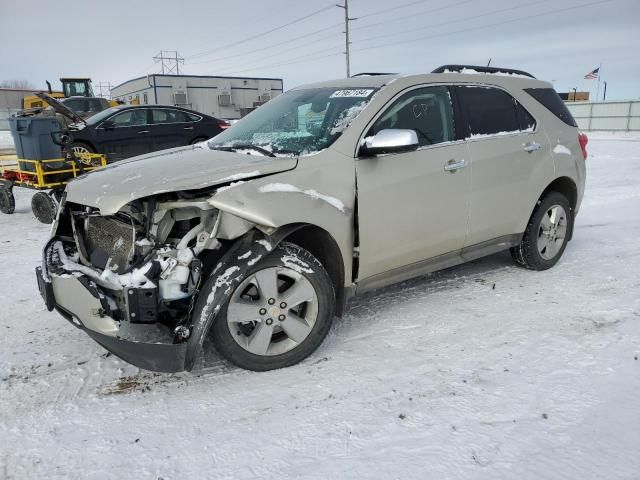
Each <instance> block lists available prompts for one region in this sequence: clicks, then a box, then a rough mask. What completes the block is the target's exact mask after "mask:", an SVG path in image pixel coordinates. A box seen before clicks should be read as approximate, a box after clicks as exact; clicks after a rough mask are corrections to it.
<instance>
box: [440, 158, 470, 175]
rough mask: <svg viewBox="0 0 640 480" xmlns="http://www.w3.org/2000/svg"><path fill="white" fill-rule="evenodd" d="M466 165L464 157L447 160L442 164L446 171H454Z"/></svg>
mask: <svg viewBox="0 0 640 480" xmlns="http://www.w3.org/2000/svg"><path fill="white" fill-rule="evenodd" d="M466 166H467V161H466V160H465V159H462V160H458V161H457V162H456V161H455V160H449V162H448V163H447V164H446V165H445V166H444V169H445V171H447V172H455V171H456V170H460V169H461V168H464V167H466Z"/></svg>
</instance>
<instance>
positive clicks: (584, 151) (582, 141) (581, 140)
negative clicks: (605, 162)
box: [578, 132, 589, 160]
mask: <svg viewBox="0 0 640 480" xmlns="http://www.w3.org/2000/svg"><path fill="white" fill-rule="evenodd" d="M578 142H579V143H580V148H581V149H582V158H584V159H585V160H586V159H587V143H589V138H588V137H587V135H586V134H584V133H582V132H580V133H579V134H578Z"/></svg>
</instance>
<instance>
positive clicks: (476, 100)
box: [37, 65, 586, 372]
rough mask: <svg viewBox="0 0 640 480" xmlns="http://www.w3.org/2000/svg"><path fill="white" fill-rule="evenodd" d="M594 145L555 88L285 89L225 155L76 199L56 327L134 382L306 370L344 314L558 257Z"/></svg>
mask: <svg viewBox="0 0 640 480" xmlns="http://www.w3.org/2000/svg"><path fill="white" fill-rule="evenodd" d="M585 149H586V137H585V136H584V135H583V134H581V133H580V132H579V131H578V129H577V128H576V124H575V121H574V119H573V118H572V117H571V115H570V113H569V112H568V111H567V109H566V108H565V106H564V104H563V103H562V101H561V100H560V98H559V97H558V95H557V94H556V92H555V91H554V90H553V88H552V86H551V85H550V84H549V83H546V82H543V81H540V80H536V79H535V78H533V77H532V76H531V75H529V74H527V73H526V72H520V71H515V70H509V69H497V68H479V67H463V66H454V65H449V66H446V67H441V68H439V69H437V70H436V71H434V72H433V73H431V74H427V75H413V76H397V75H372V74H369V75H362V76H355V77H353V78H348V79H341V80H335V81H328V82H322V83H317V84H313V85H306V86H303V87H298V88H295V89H293V90H291V91H289V92H287V93H285V94H283V95H281V96H279V97H277V98H275V99H273V100H271V101H270V102H268V103H267V104H266V105H264V106H262V107H260V108H258V109H257V110H256V111H255V112H253V113H251V114H250V115H249V116H247V117H246V118H244V119H243V120H241V121H240V122H238V123H236V124H235V125H233V126H232V127H231V128H229V129H227V130H226V131H225V132H223V133H221V134H220V135H218V136H217V137H215V138H213V139H211V140H209V141H207V142H203V143H200V144H197V145H193V146H188V147H181V148H176V149H172V150H166V151H162V152H156V153H153V154H149V155H146V156H141V157H136V158H133V159H130V160H128V161H123V162H120V163H118V164H115V165H113V166H108V167H106V168H104V169H101V170H98V171H95V172H93V173H90V174H87V175H85V176H84V177H81V178H79V179H77V180H75V181H73V182H71V183H70V184H69V185H68V187H67V190H66V193H65V197H64V198H63V200H62V203H61V206H60V209H59V213H58V218H57V219H56V222H55V223H54V225H53V229H52V238H51V239H50V240H49V242H48V243H47V244H46V246H45V248H44V255H43V257H44V258H43V265H42V267H39V268H38V269H37V278H38V283H39V288H40V291H41V293H42V295H43V297H44V299H45V302H46V305H47V307H48V308H49V310H53V309H56V310H57V311H58V312H59V313H60V314H61V315H62V316H64V317H65V318H67V319H68V320H70V321H71V322H72V323H73V324H75V325H76V326H77V327H79V328H81V329H82V330H84V331H85V332H86V333H87V334H89V335H90V336H91V337H92V338H93V339H94V340H96V341H97V342H98V343H100V344H101V345H102V346H104V347H105V348H106V349H107V350H109V351H111V352H113V353H114V354H116V355H117V356H119V357H121V358H122V359H124V360H126V361H128V362H130V363H132V364H134V365H137V366H139V367H141V368H145V369H149V370H156V371H165V372H175V371H181V370H192V369H194V368H200V367H202V366H206V365H207V361H208V359H210V358H215V355H213V356H212V355H207V352H208V351H209V349H211V351H217V353H218V354H219V355H221V356H222V357H224V358H225V359H227V360H229V361H230V362H231V363H233V364H235V365H238V366H240V367H242V368H246V369H250V370H270V369H274V368H281V367H286V366H289V365H293V364H295V363H297V362H300V361H301V360H303V359H304V358H305V357H307V356H308V355H310V354H311V353H312V352H313V351H314V350H315V349H316V348H318V346H319V345H320V344H321V342H322V341H323V339H324V337H325V336H326V334H327V332H328V331H329V328H330V326H331V323H332V320H333V318H334V316H341V315H342V313H343V312H344V309H345V304H346V302H347V300H348V299H349V297H351V296H353V295H356V294H359V293H361V292H364V291H367V290H371V289H374V288H378V287H382V286H385V285H389V284H391V283H394V282H399V281H402V280H405V279H408V278H410V277H415V276H418V275H422V274H425V273H427V272H431V271H434V270H438V269H442V268H446V267H450V266H452V265H456V264H459V263H462V262H466V261H469V260H473V259H476V258H479V257H482V256H485V255H489V254H492V253H495V252H498V251H501V250H505V249H511V253H512V255H513V258H514V259H515V261H516V262H518V263H519V264H521V265H523V266H525V267H528V268H531V269H535V270H543V269H546V268H549V267H551V266H553V265H554V264H555V263H556V262H557V261H558V259H559V258H560V256H561V255H562V253H563V251H564V249H565V247H566V245H567V242H568V241H569V240H570V239H571V236H572V233H573V222H574V218H575V215H576V213H577V212H578V208H579V206H580V202H581V200H582V195H583V191H584V185H585V159H586V150H585Z"/></svg>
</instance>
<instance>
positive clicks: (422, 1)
mask: <svg viewBox="0 0 640 480" xmlns="http://www.w3.org/2000/svg"><path fill="white" fill-rule="evenodd" d="M432 1H433V0H415V1H413V2H409V3H401V4H400V5H395V6H393V7H391V8H385V9H384V10H377V11H375V12H371V13H365V14H364V15H360V16H359V17H358V18H359V19H362V18H368V17H373V16H374V15H380V14H382V13H387V12H391V11H395V10H398V9H399V8H405V7H410V6H411V5H416V4H418V3H429V2H432Z"/></svg>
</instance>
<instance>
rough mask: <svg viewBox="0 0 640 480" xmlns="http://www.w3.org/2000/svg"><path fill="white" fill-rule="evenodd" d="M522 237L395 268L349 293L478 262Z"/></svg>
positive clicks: (487, 243) (355, 293) (509, 246)
mask: <svg viewBox="0 0 640 480" xmlns="http://www.w3.org/2000/svg"><path fill="white" fill-rule="evenodd" d="M522 235H523V234H522V233H518V234H513V235H504V236H502V237H498V238H494V239H492V240H488V241H486V242H482V243H478V244H476V245H470V246H468V247H464V248H463V249H461V250H455V251H453V252H449V253H445V254H442V255H438V256H437V257H433V258H429V259H427V260H422V261H420V262H416V263H412V264H410V265H405V266H403V267H399V268H394V269H393V270H389V271H387V272H383V273H378V274H377V275H373V276H371V277H368V278H365V279H363V280H360V281H359V282H358V283H357V285H356V286H355V288H353V289H352V290H351V291H350V292H349V293H351V294H353V295H360V294H361V293H364V292H368V291H370V290H375V289H377V288H381V287H385V286H387V285H392V284H394V283H399V282H404V281H405V280H409V279H410V278H414V277H419V276H421V275H426V274H428V273H432V272H436V271H438V270H443V269H445V268H450V267H454V266H456V265H460V264H462V263H466V262H469V261H471V260H476V259H478V258H481V257H486V256H487V255H492V254H494V253H498V252H501V251H503V250H507V249H508V248H511V247H514V246H516V245H519V244H520V242H521V240H522ZM353 295H350V296H353Z"/></svg>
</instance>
